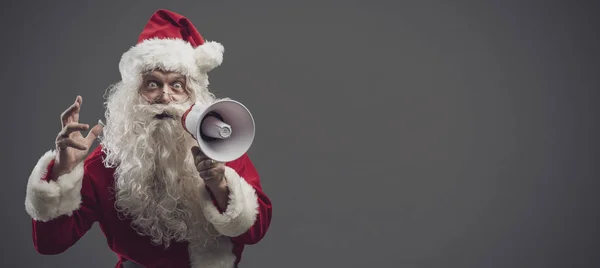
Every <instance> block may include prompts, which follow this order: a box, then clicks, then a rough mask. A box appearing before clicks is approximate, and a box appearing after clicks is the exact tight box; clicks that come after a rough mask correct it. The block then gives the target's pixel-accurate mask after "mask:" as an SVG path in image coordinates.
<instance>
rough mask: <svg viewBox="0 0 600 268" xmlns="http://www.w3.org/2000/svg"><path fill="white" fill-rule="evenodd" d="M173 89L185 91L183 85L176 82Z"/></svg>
mask: <svg viewBox="0 0 600 268" xmlns="http://www.w3.org/2000/svg"><path fill="white" fill-rule="evenodd" d="M173 87H174V88H175V89H183V85H182V84H181V82H175V84H173Z"/></svg>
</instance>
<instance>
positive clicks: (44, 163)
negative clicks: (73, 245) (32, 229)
mask: <svg viewBox="0 0 600 268" xmlns="http://www.w3.org/2000/svg"><path fill="white" fill-rule="evenodd" d="M55 155H56V152H55V151H53V150H51V151H48V152H46V153H45V154H44V155H43V156H42V157H41V158H40V159H39V160H38V162H37V165H36V166H35V167H34V169H33V171H32V172H31V175H30V176H29V181H28V182H27V192H26V195H25V210H26V211H27V214H29V216H31V218H33V219H34V220H37V221H49V220H52V219H54V218H57V217H59V216H62V215H68V216H70V215H71V213H72V212H73V211H75V210H77V209H78V208H79V204H80V203H81V181H82V180H81V179H82V178H83V161H82V162H81V163H79V164H78V165H77V166H76V167H75V169H73V171H71V173H69V174H64V175H62V176H60V177H58V179H57V180H56V181H44V180H42V178H43V177H45V176H46V172H47V169H48V165H49V164H50V162H51V161H52V159H54V157H55Z"/></svg>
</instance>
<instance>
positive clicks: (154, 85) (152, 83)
mask: <svg viewBox="0 0 600 268" xmlns="http://www.w3.org/2000/svg"><path fill="white" fill-rule="evenodd" d="M148 87H149V88H156V87H158V85H157V84H156V83H155V82H150V83H148Z"/></svg>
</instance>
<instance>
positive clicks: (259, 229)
mask: <svg viewBox="0 0 600 268" xmlns="http://www.w3.org/2000/svg"><path fill="white" fill-rule="evenodd" d="M238 161H240V162H239V165H237V166H236V167H235V168H234V169H235V171H237V173H238V174H239V175H240V177H242V178H244V179H245V180H246V181H247V182H248V184H250V185H251V186H252V187H253V188H254V190H255V191H256V196H257V197H258V214H257V215H256V221H255V222H254V224H253V225H252V227H250V229H249V230H248V231H246V232H245V233H243V234H241V235H239V236H237V237H232V238H231V239H232V240H233V241H235V242H237V243H240V244H246V245H252V244H256V243H258V242H259V241H260V240H262V238H263V237H264V236H265V235H266V233H267V230H268V229H269V225H270V224H271V217H272V205H271V200H270V199H269V197H268V196H267V195H266V193H265V192H263V190H262V185H261V183H260V176H259V174H258V171H257V170H256V168H255V167H254V164H252V161H251V160H250V158H249V157H248V155H246V154H244V155H243V156H242V157H241V158H240V159H239V160H238Z"/></svg>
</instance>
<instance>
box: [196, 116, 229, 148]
mask: <svg viewBox="0 0 600 268" xmlns="http://www.w3.org/2000/svg"><path fill="white" fill-rule="evenodd" d="M211 116H214V117H216V118H217V119H219V120H221V121H223V122H225V120H223V117H222V116H221V115H220V114H218V113H216V112H214V111H212V112H208V113H206V115H205V116H204V119H202V122H200V125H202V124H203V123H204V120H206V118H208V117H211ZM200 138H202V139H203V140H205V141H214V140H218V139H217V138H213V137H209V136H206V135H204V133H202V131H200Z"/></svg>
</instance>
